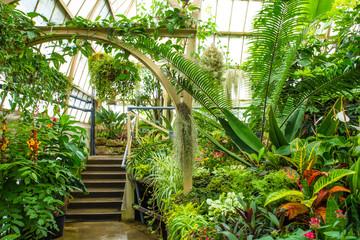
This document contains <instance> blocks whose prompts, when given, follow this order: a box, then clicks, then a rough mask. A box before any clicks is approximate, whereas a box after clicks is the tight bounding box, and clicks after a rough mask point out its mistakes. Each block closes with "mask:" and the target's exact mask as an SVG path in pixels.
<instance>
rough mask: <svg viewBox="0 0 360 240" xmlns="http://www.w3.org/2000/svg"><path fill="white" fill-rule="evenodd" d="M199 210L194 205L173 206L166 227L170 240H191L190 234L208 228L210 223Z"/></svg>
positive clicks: (167, 215)
mask: <svg viewBox="0 0 360 240" xmlns="http://www.w3.org/2000/svg"><path fill="white" fill-rule="evenodd" d="M198 211H199V209H198V207H196V206H195V205H194V204H193V203H191V202H190V203H188V204H186V205H185V206H184V205H179V206H177V205H171V207H170V208H169V211H168V212H167V213H166V219H167V220H166V225H167V227H168V229H169V235H168V237H169V239H174V240H180V239H189V238H188V237H187V236H188V235H189V234H188V232H192V231H194V230H197V229H198V228H199V227H205V226H208V225H209V223H208V221H207V220H206V219H205V217H204V216H203V215H200V214H199V213H198Z"/></svg>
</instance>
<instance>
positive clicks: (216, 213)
mask: <svg viewBox="0 0 360 240" xmlns="http://www.w3.org/2000/svg"><path fill="white" fill-rule="evenodd" d="M238 198H241V199H243V198H244V196H243V195H242V194H241V193H240V194H238V195H236V194H235V193H234V192H228V193H227V194H226V193H225V192H223V193H222V194H221V195H220V197H219V199H216V200H212V199H207V200H206V203H207V204H208V205H209V210H208V212H209V216H210V219H211V220H220V219H221V217H222V215H226V216H227V217H231V216H233V215H234V214H235V213H236V211H235V208H242V206H241V204H240V202H239V200H238Z"/></svg>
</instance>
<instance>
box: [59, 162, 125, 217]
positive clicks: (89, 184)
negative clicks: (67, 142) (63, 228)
mask: <svg viewBox="0 0 360 240" xmlns="http://www.w3.org/2000/svg"><path fill="white" fill-rule="evenodd" d="M121 162H122V156H111V155H96V156H90V157H89V159H88V161H87V166H86V171H84V172H83V173H82V174H81V176H82V180H83V182H84V183H85V186H86V188H87V190H88V192H89V194H88V195H85V194H83V193H82V192H74V193H73V194H72V195H73V197H74V199H73V200H72V201H71V202H70V205H69V209H68V211H67V217H66V218H67V220H70V221H92V220H120V219H121V205H122V202H123V195H124V188H125V180H126V171H125V169H123V168H121Z"/></svg>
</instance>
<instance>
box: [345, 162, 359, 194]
mask: <svg viewBox="0 0 360 240" xmlns="http://www.w3.org/2000/svg"><path fill="white" fill-rule="evenodd" d="M351 170H354V171H355V174H354V175H351V176H348V181H349V183H350V186H351V191H352V192H357V191H359V190H360V158H359V159H358V160H357V161H356V162H355V164H353V165H352V166H351Z"/></svg>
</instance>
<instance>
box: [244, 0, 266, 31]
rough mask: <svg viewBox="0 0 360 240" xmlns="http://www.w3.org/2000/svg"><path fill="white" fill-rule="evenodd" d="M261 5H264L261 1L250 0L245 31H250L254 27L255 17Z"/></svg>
mask: <svg viewBox="0 0 360 240" xmlns="http://www.w3.org/2000/svg"><path fill="white" fill-rule="evenodd" d="M261 7H262V3H261V2H253V1H250V2H249V11H248V14H247V18H246V24H245V32H249V31H250V30H251V29H252V23H253V19H254V17H255V16H256V15H257V14H258V12H259V11H260V10H261Z"/></svg>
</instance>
